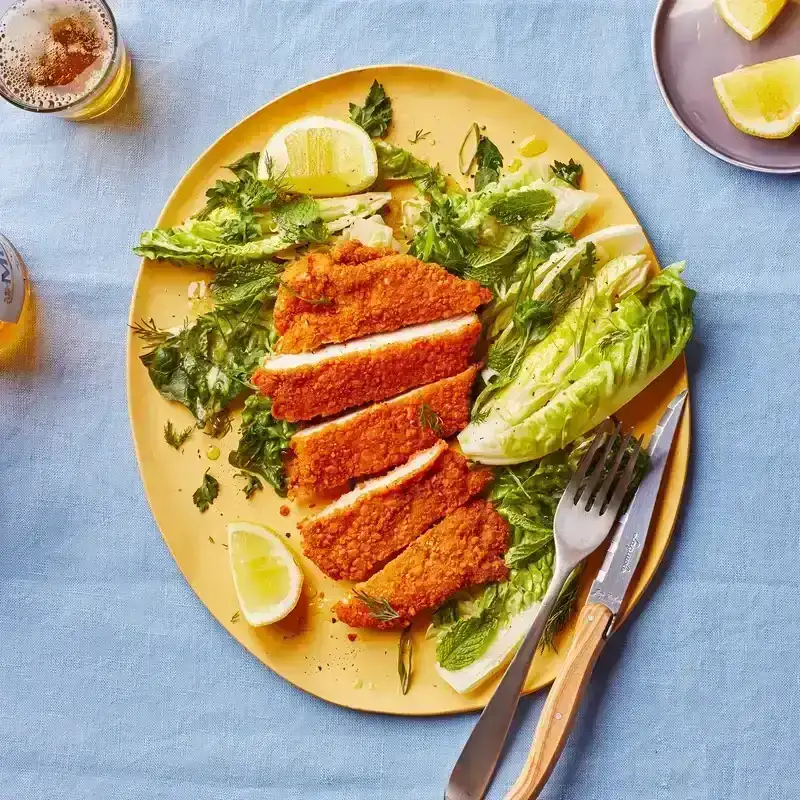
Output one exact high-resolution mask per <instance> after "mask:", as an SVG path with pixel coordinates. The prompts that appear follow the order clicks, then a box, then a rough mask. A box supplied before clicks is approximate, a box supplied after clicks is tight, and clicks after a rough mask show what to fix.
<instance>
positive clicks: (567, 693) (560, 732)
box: [505, 603, 612, 800]
mask: <svg viewBox="0 0 800 800" xmlns="http://www.w3.org/2000/svg"><path fill="white" fill-rule="evenodd" d="M611 616H612V615H611V612H610V611H609V610H608V609H607V608H606V607H605V606H604V605H601V604H599V603H588V604H587V605H585V606H584V607H583V609H582V610H581V613H580V615H579V617H578V622H577V624H576V626H575V638H574V639H573V641H572V647H570V649H569V652H568V653H567V657H566V659H564V665H563V666H562V667H561V671H560V672H559V674H558V677H557V678H556V680H555V682H554V683H553V686H552V687H551V689H550V693H549V694H548V695H547V701H546V702H545V704H544V708H543V709H542V714H541V716H540V717H539V724H538V725H537V727H536V735H535V736H534V739H533V745H532V746H531V751H530V753H529V754H528V759H527V761H526V762H525V766H524V767H523V770H522V773H521V774H520V776H519V778H517V782H516V783H515V784H514V785H513V786H512V787H511V790H510V791H509V792H508V794H507V795H506V796H505V800H529V798H531V797H538V795H539V792H540V791H541V790H542V787H543V786H544V785H545V783H546V782H547V779H548V778H549V777H550V773H551V772H552V771H553V767H554V766H555V764H556V761H558V758H559V756H560V755H561V751H562V750H563V749H564V745H565V744H566V743H567V738H568V737H569V734H570V731H571V730H572V725H573V723H574V721H575V716H576V714H577V711H578V706H579V704H580V701H581V698H582V697H583V693H584V691H585V689H586V686H587V684H588V683H589V677H590V676H591V674H592V669H593V668H594V665H595V663H596V662H597V658H598V656H599V655H600V653H601V652H602V650H603V646H604V645H605V643H606V639H605V634H606V630H607V629H608V623H609V622H610V621H611Z"/></svg>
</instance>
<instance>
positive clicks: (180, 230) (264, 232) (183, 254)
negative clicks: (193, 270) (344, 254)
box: [134, 192, 391, 269]
mask: <svg viewBox="0 0 800 800" xmlns="http://www.w3.org/2000/svg"><path fill="white" fill-rule="evenodd" d="M389 200H391V194H390V193H389V192H368V193H366V194H360V195H351V196H348V197H334V198H322V199H313V198H310V197H301V198H297V197H296V198H293V199H291V200H289V201H288V202H281V203H279V204H276V205H274V206H273V207H272V208H269V209H266V210H264V211H263V212H257V213H255V214H250V215H249V216H248V219H249V222H248V223H247V225H248V226H249V227H248V228H247V233H246V235H245V239H246V240H245V241H242V240H241V238H237V234H236V231H238V230H239V228H240V227H241V224H240V223H241V222H242V217H241V215H240V212H239V211H238V210H237V209H235V208H233V207H231V206H221V207H216V208H214V209H212V210H211V211H209V212H208V213H206V214H204V215H202V216H198V217H190V218H189V219H187V220H186V221H185V222H183V223H182V224H180V225H176V226H175V227H173V228H154V229H153V230H150V231H145V232H144V233H142V235H141V236H140V238H139V246H138V247H135V248H134V252H135V253H136V254H137V255H140V256H142V257H144V258H149V259H152V260H155V261H170V262H172V263H174V264H186V265H191V266H202V267H211V268H214V269H220V268H226V267H232V266H239V265H243V264H248V263H251V262H256V261H263V260H266V259H269V258H270V257H271V256H273V255H274V254H275V253H279V252H281V251H282V250H286V249H288V248H290V247H296V246H298V245H303V244H308V243H310V242H319V241H325V240H326V239H327V238H328V236H329V235H330V234H331V233H334V232H337V231H341V230H344V229H346V228H347V227H349V226H350V225H352V224H353V223H354V222H355V221H356V220H357V219H362V218H363V217H368V216H371V215H372V214H374V213H375V212H376V211H378V210H380V209H381V208H382V207H383V206H385V205H386V204H387V203H388V202H389ZM242 224H243V223H242Z"/></svg>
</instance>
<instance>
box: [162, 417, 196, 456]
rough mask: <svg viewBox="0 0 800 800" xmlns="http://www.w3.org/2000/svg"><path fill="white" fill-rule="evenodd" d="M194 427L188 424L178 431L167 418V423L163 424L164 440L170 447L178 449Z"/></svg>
mask: <svg viewBox="0 0 800 800" xmlns="http://www.w3.org/2000/svg"><path fill="white" fill-rule="evenodd" d="M194 428H195V426H194V425H189V427H188V428H184V429H183V430H182V431H179V430H178V429H177V428H176V427H175V426H174V425H173V424H172V422H171V421H170V420H167V424H166V425H165V426H164V441H165V442H166V443H167V444H168V445H169V446H170V447H174V448H175V449H176V450H180V449H181V447H183V445H184V443H185V442H186V440H187V439H188V438H189V437H190V436H191V435H192V431H193V430H194Z"/></svg>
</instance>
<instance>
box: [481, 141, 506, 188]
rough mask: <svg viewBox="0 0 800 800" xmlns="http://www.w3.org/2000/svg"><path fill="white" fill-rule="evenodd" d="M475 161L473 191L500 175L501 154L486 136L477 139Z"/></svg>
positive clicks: (492, 181)
mask: <svg viewBox="0 0 800 800" xmlns="http://www.w3.org/2000/svg"><path fill="white" fill-rule="evenodd" d="M475 162H476V164H477V166H478V169H477V172H476V173H475V191H476V192H479V191H480V190H481V189H483V188H484V186H488V185H489V184H490V183H494V182H495V181H496V180H497V179H498V178H499V177H500V170H501V169H502V167H503V156H502V154H501V153H500V151H499V150H498V149H497V146H496V145H495V143H494V142H493V141H492V140H491V139H490V138H489V137H488V136H481V138H480V139H479V140H478V149H477V151H476V152H475Z"/></svg>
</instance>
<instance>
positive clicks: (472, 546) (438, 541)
mask: <svg viewBox="0 0 800 800" xmlns="http://www.w3.org/2000/svg"><path fill="white" fill-rule="evenodd" d="M507 546H508V525H507V524H506V522H505V520H504V519H503V518H502V517H501V516H500V515H499V514H498V513H497V512H496V511H495V510H494V507H493V506H492V504H491V503H489V502H487V501H486V500H472V501H470V502H469V503H468V504H467V505H465V506H461V508H458V509H456V510H455V511H453V513H452V514H450V515H449V516H447V517H445V518H444V519H443V520H442V521H441V522H440V523H439V524H438V525H436V526H434V527H433V528H431V529H430V530H429V531H428V532H427V533H424V534H423V535H422V536H420V537H419V539H417V540H416V541H414V542H413V543H412V544H410V545H409V546H408V547H407V548H406V549H405V550H404V551H403V552H402V553H401V554H400V555H399V556H397V558H395V559H394V561H390V562H389V563H388V564H387V565H386V566H385V567H384V568H383V569H382V570H381V571H380V572H378V573H376V574H375V575H373V576H372V577H371V578H370V579H369V580H368V581H366V582H365V583H361V584H358V585H357V586H356V590H357V591H358V592H360V593H361V594H362V595H363V596H365V597H368V598H370V599H371V600H372V601H373V602H375V609H374V610H373V609H372V608H371V607H370V606H372V603H370V604H369V605H368V604H367V603H365V602H364V600H362V599H361V598H359V597H357V596H356V595H355V594H353V595H351V596H349V597H347V598H345V599H344V600H342V601H341V602H339V603H337V604H336V605H335V606H334V607H333V610H334V612H335V614H336V616H337V617H339V619H340V620H341V621H342V622H346V623H347V624H348V625H351V626H353V627H355V628H379V629H381V630H386V629H390V628H403V627H405V626H406V625H408V623H409V622H410V621H411V620H412V619H413V618H414V617H415V616H416V615H417V614H419V612H420V611H423V610H424V609H426V608H434V607H436V606H438V605H440V604H441V603H443V602H444V601H445V600H446V599H447V598H448V597H450V596H451V595H452V594H454V593H455V592H457V591H459V590H460V589H465V588H467V587H468V586H472V585H474V584H479V583H488V582H489V581H500V580H504V579H506V578H507V577H508V568H507V567H506V565H505V562H504V561H503V554H504V553H505V551H506V548H507ZM381 601H385V602H386V603H388V604H389V606H390V607H391V608H389V607H387V606H385V604H384V607H383V609H382V611H383V612H384V613H381V611H380V610H378V609H379V604H380V603H381ZM376 610H377V613H378V616H375V611H376ZM386 612H389V613H386ZM393 614H396V616H393ZM388 617H391V618H388Z"/></svg>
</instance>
